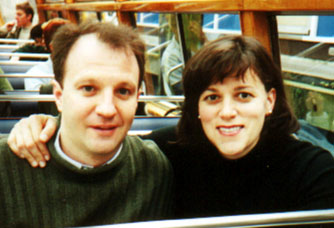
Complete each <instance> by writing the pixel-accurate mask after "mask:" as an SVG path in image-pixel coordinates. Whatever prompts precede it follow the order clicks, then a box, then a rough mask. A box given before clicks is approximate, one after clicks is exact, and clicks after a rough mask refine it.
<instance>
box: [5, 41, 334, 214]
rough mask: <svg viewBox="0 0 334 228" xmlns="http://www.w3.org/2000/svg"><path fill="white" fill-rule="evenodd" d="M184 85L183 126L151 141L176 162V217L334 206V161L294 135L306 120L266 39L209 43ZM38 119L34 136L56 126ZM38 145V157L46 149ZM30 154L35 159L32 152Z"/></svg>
mask: <svg viewBox="0 0 334 228" xmlns="http://www.w3.org/2000/svg"><path fill="white" fill-rule="evenodd" d="M183 85H184V94H185V103H184V106H183V113H182V117H181V119H180V122H179V124H178V126H177V128H176V129H175V127H172V128H166V129H161V130H158V131H155V132H153V133H152V134H150V135H149V136H145V138H150V139H153V140H154V141H155V142H156V143H157V144H158V145H159V146H160V148H161V149H162V151H164V152H165V153H166V155H167V156H168V158H169V160H170V162H171V163H172V165H173V168H174V172H175V202H174V203H175V213H176V215H175V217H201V216H217V215H231V214H243V213H266V212H275V211H290V210H304V209H320V208H331V207H333V205H334V160H333V158H332V157H331V155H330V154H329V153H328V152H327V151H325V150H322V149H320V148H317V147H314V146H312V145H311V144H309V143H304V142H300V141H298V140H296V139H295V138H294V137H293V136H291V134H292V133H294V132H295V131H296V130H297V129H298V127H299V126H298V122H297V120H296V119H295V117H294V116H293V114H292V113H291V111H290V109H289V106H288V104H287V100H286V96H285V94H284V88H283V81H282V77H281V73H280V70H279V69H278V68H277V67H276V66H275V64H274V63H273V61H272V59H271V58H270V56H269V55H268V54H267V52H266V51H265V49H264V48H263V47H262V46H261V44H260V43H259V42H257V41H256V40H254V39H252V38H247V37H242V36H227V37H223V38H220V39H218V40H215V41H213V42H211V43H209V44H207V45H206V46H204V48H202V49H201V50H200V51H198V52H197V53H196V54H195V55H194V56H193V57H192V58H191V59H190V60H189V62H188V63H187V65H186V67H185V70H184V76H183ZM37 120H39V121H37ZM47 120H48V122H47ZM26 122H29V119H28V120H25V121H24V123H22V124H21V127H20V125H19V126H18V127H16V129H15V132H14V133H15V134H13V135H12V136H11V137H10V140H9V141H10V144H11V147H12V149H13V150H14V151H16V152H15V153H17V154H19V153H18V149H17V144H18V145H19V147H21V146H22V145H23V144H24V143H23V142H17V144H16V143H15V141H17V140H21V139H22V138H25V141H26V144H31V142H32V141H33V140H32V138H31V137H26V136H24V137H21V139H19V138H20V137H19V136H17V135H18V134H19V131H20V130H23V128H25V127H26V126H27V125H26V124H27V123H26ZM31 122H33V124H31V125H30V126H33V127H32V129H33V130H32V132H33V135H34V138H38V137H39V135H40V128H42V126H44V125H45V123H47V124H48V125H54V122H53V121H52V120H50V119H49V118H48V117H46V116H42V117H33V118H31ZM54 127H55V126H52V128H50V127H49V128H48V130H46V132H51V131H52V129H53V128H54ZM19 128H21V129H19ZM22 135H29V132H28V131H26V132H24V133H22ZM48 135H50V133H48ZM21 141H22V140H21ZM35 141H37V145H38V147H39V148H42V144H41V143H40V141H38V140H35ZM38 147H34V149H33V150H32V151H33V152H32V154H36V151H38V150H39V151H41V150H43V151H44V149H38ZM22 151H25V150H22ZM24 156H26V157H27V158H28V159H29V160H30V162H32V159H31V157H32V155H31V154H30V153H25V154H24ZM39 159H40V160H39V161H43V162H44V160H43V159H42V158H41V156H40V158H39ZM35 165H36V166H37V163H35ZM42 165H44V164H42Z"/></svg>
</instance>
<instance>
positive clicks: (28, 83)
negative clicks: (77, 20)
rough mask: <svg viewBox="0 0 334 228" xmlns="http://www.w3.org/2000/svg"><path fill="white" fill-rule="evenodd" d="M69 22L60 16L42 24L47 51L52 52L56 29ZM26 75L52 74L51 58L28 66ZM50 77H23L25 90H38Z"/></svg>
mask: <svg viewBox="0 0 334 228" xmlns="http://www.w3.org/2000/svg"><path fill="white" fill-rule="evenodd" d="M68 23H70V22H69V21H68V20H65V19H62V18H54V19H51V20H49V21H47V22H45V23H44V24H43V25H42V29H43V37H44V43H45V47H46V50H47V52H49V53H51V52H52V42H51V41H52V37H53V35H54V34H55V33H56V31H57V30H58V29H59V28H60V27H61V26H63V25H65V24H68ZM26 74H27V75H51V76H52V75H54V73H53V68H52V59H51V58H50V57H49V58H48V60H47V61H45V62H41V63H39V64H37V65H35V66H33V67H32V68H30V69H29V70H28V71H27V73H26ZM51 81H52V79H51V78H25V79H24V87H25V89H26V90H39V88H40V86H41V85H43V84H49V83H51Z"/></svg>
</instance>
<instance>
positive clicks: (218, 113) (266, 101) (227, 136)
mask: <svg viewBox="0 0 334 228" xmlns="http://www.w3.org/2000/svg"><path fill="white" fill-rule="evenodd" d="M275 100H276V91H275V89H271V90H270V91H269V92H266V90H265V88H264V85H263V83H262V82H261V80H260V79H259V77H258V76H257V75H256V74H255V73H254V72H253V71H251V70H247V71H246V73H245V77H244V80H243V79H242V78H240V79H238V78H237V77H227V78H225V79H224V81H223V82H222V83H220V82H218V83H216V84H212V85H210V86H209V87H208V88H207V89H206V90H205V91H204V92H203V93H202V94H201V96H200V98H199V103H198V108H199V118H200V121H201V124H202V127H203V130H204V132H205V134H206V136H207V138H208V139H209V141H210V142H211V143H212V144H213V145H214V146H215V147H216V148H217V149H218V150H219V152H220V153H221V154H222V155H223V156H224V157H225V158H227V159H238V158H241V157H244V156H245V155H247V154H248V153H249V152H250V151H251V150H252V149H253V148H254V147H255V145H256V144H257V142H258V141H259V138H260V133H261V131H262V128H263V124H264V120H265V117H266V115H270V114H271V112H272V110H273V108H274V104H275Z"/></svg>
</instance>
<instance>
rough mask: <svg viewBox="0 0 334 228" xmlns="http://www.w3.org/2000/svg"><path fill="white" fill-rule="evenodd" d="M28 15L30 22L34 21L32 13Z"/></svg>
mask: <svg viewBox="0 0 334 228" xmlns="http://www.w3.org/2000/svg"><path fill="white" fill-rule="evenodd" d="M27 17H28V20H29V21H30V22H32V15H31V14H28V15H27Z"/></svg>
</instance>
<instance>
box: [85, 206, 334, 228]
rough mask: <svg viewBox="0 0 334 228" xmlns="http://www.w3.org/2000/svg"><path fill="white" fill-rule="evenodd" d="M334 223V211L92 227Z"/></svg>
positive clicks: (167, 227) (251, 225)
mask: <svg viewBox="0 0 334 228" xmlns="http://www.w3.org/2000/svg"><path fill="white" fill-rule="evenodd" d="M328 223H334V209H327V210H312V211H295V212H281V213H266V214H251V215H235V216H222V217H209V218H193V219H177V220H162V221H150V222H137V223H124V224H116V225H103V226H90V227H93V228H102V227H103V228H109V227H110V228H125V227H127V228H139V227H141V228H142V227H145V228H190V227H193V228H199V227H201V228H206V227H277V226H280V227H281V226H287V227H288V226H291V225H312V224H328ZM333 226H334V225H333Z"/></svg>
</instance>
